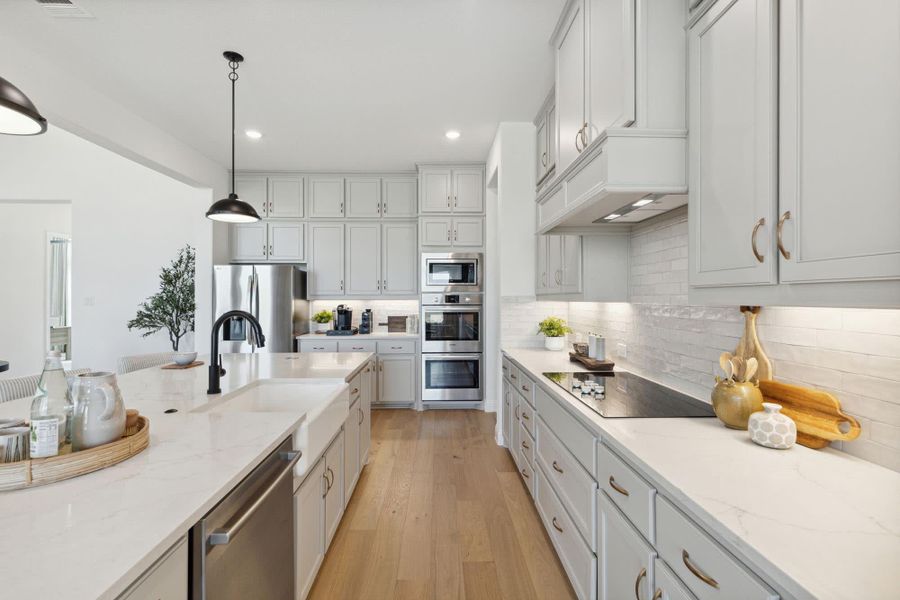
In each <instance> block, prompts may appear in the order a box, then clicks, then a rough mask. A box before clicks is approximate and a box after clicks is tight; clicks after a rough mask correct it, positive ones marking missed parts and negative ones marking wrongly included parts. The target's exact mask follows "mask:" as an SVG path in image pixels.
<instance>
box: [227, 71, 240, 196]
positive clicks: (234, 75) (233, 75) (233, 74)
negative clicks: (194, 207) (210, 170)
mask: <svg viewBox="0 0 900 600" xmlns="http://www.w3.org/2000/svg"><path fill="white" fill-rule="evenodd" d="M239 65H240V63H239V62H236V61H228V66H229V67H231V73H229V74H228V79H230V80H231V193H232V194H234V164H235V163H234V129H235V120H234V98H235V95H234V88H235V83H236V82H237V80H238V74H237V69H238V66H239Z"/></svg>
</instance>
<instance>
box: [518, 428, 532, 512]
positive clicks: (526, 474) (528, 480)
mask: <svg viewBox="0 0 900 600" xmlns="http://www.w3.org/2000/svg"><path fill="white" fill-rule="evenodd" d="M521 435H526V434H524V433H522V434H521ZM516 454H517V455H518V457H519V460H518V461H517V463H518V465H519V475H521V476H522V481H523V482H524V483H525V487H527V488H528V493H529V494H531V497H532V498H534V468H533V467H532V466H531V464H530V463H529V462H528V459H527V457H526V456H525V454H524V453H523V452H522V449H521V448H520V449H519V450H518V451H517V452H516Z"/></svg>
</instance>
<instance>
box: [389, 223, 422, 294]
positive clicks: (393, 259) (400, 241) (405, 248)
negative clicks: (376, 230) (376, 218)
mask: <svg viewBox="0 0 900 600" xmlns="http://www.w3.org/2000/svg"><path fill="white" fill-rule="evenodd" d="M417 231H418V228H417V226H416V223H414V222H396V223H383V224H382V225H381V277H382V280H381V293H382V294H384V295H410V294H415V293H417V292H418V290H419V285H418V283H419V280H418V260H417V259H418V256H419V253H418V240H417V237H416V235H417Z"/></svg>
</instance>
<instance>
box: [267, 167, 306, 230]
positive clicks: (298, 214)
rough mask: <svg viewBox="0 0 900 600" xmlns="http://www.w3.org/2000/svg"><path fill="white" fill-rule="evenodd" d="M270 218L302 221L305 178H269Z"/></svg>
mask: <svg viewBox="0 0 900 600" xmlns="http://www.w3.org/2000/svg"><path fill="white" fill-rule="evenodd" d="M268 182H269V188H268V189H269V204H268V216H269V218H270V219H302V218H303V217H304V211H303V177H298V176H295V175H283V176H278V177H269V178H268Z"/></svg>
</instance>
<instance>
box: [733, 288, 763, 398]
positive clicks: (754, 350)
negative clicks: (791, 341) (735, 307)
mask: <svg viewBox="0 0 900 600" xmlns="http://www.w3.org/2000/svg"><path fill="white" fill-rule="evenodd" d="M741 312H742V313H743V314H744V335H743V336H741V339H740V340H738V345H737V348H735V350H734V356H739V357H741V358H743V359H744V361H746V360H747V359H748V358H755V359H756V362H757V367H756V375H755V376H754V377H753V378H752V379H751V381H753V382H756V381H762V380H764V379H772V362H771V361H770V360H769V357H768V356H766V353H765V352H763V349H762V344H760V343H759V336H757V335H756V316H757V315H758V314H759V307H758V306H742V307H741Z"/></svg>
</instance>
